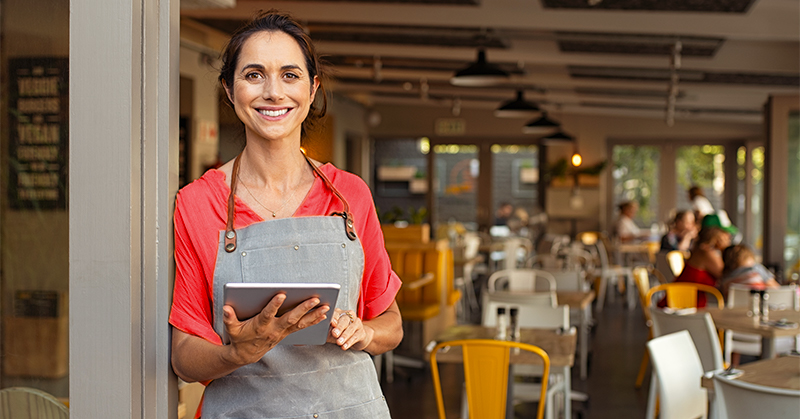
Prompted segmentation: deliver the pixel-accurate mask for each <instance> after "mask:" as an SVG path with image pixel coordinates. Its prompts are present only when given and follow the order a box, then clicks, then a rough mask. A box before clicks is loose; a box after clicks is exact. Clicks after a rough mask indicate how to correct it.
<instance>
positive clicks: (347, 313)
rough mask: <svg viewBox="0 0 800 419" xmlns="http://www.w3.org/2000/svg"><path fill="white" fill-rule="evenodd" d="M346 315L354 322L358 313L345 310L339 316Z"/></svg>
mask: <svg viewBox="0 0 800 419" xmlns="http://www.w3.org/2000/svg"><path fill="white" fill-rule="evenodd" d="M344 316H347V317H349V318H350V322H351V323H352V322H354V321H356V315H355V314H353V312H352V311H343V312H342V314H340V315H339V318H342V317H344Z"/></svg>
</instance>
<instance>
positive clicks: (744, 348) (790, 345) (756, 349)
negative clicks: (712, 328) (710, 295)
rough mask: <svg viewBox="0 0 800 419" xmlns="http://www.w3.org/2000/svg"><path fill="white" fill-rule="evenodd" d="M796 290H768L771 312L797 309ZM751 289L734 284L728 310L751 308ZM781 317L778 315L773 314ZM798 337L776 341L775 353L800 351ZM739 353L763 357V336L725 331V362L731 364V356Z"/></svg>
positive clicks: (785, 288) (728, 300)
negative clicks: (795, 302)
mask: <svg viewBox="0 0 800 419" xmlns="http://www.w3.org/2000/svg"><path fill="white" fill-rule="evenodd" d="M795 292H796V288H794V287H791V286H782V287H780V288H777V289H769V290H767V294H769V300H768V301H769V306H770V310H777V309H782V310H792V309H797V308H796V307H794V295H795V294H794V293H795ZM750 298H751V296H750V288H749V287H747V286H746V285H739V284H732V285H731V286H730V287H729V288H728V298H727V300H726V301H727V303H726V305H727V306H728V308H733V307H750V301H751V300H750ZM773 315H775V316H779V314H777V313H773ZM798 340H800V339H798V338H797V337H784V338H778V339H776V340H775V351H776V352H777V353H779V354H780V353H787V352H791V351H792V349H795V350H797V349H800V345H799V344H798V343H799V342H798ZM734 352H735V353H738V354H742V355H750V356H759V355H761V336H759V335H755V334H750V333H739V332H732V331H730V330H726V331H725V352H724V359H725V362H726V363H728V364H730V362H731V354H732V353H734Z"/></svg>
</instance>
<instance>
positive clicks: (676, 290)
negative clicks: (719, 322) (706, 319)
mask: <svg viewBox="0 0 800 419" xmlns="http://www.w3.org/2000/svg"><path fill="white" fill-rule="evenodd" d="M659 291H666V294H667V307H669V308H674V309H681V308H691V307H697V293H698V292H705V293H708V294H711V295H713V296H714V298H716V299H717V305H718V306H719V308H724V307H725V301H724V300H723V298H722V293H721V292H719V290H718V289H716V288H714V287H711V286H708V285H703V284H695V283H692V282H670V283H669V284H661V285H657V286H655V287H653V288H651V289H650V291H648V292H647V297H645V299H646V300H647V305H648V306H649V305H650V304H652V302H651V299H652V298H653V294H655V293H657V292H659Z"/></svg>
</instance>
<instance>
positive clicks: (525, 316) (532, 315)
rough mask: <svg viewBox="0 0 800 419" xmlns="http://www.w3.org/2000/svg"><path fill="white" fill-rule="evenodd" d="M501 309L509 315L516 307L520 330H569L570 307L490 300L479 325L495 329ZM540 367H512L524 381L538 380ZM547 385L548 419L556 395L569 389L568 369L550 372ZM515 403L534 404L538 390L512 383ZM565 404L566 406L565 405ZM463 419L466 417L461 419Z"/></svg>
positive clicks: (546, 409) (533, 387)
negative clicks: (522, 328)
mask: <svg viewBox="0 0 800 419" xmlns="http://www.w3.org/2000/svg"><path fill="white" fill-rule="evenodd" d="M499 307H504V308H505V309H506V313H508V312H509V309H510V308H511V307H516V308H517V309H518V310H519V313H518V316H519V317H518V319H519V325H520V327H527V328H536V329H560V330H570V327H569V307H568V306H565V305H564V306H558V307H548V306H544V305H533V304H521V303H507V302H503V301H496V300H493V299H492V298H490V299H489V301H488V304H487V305H485V306H484V307H483V310H484V312H483V321H482V324H483V325H484V326H487V327H494V326H496V325H497V308H499ZM541 373H542V372H541V367H538V366H534V365H516V366H514V375H515V376H524V377H538V376H541ZM550 377H551V380H550V383H549V384H548V386H547V400H546V402H545V411H546V417H547V418H548V419H551V418H553V417H554V414H555V404H554V403H555V395H556V394H559V393H561V394H564V390H565V389H566V388H567V386H570V385H571V381H570V377H569V368H564V370H563V371H560V372H559V371H556V370H551V371H550ZM513 391H514V393H513V394H514V399H515V400H519V401H537V400H539V386H538V385H537V384H532V383H524V382H515V383H514V387H513ZM565 403H569V401H566V402H565ZM462 417H466V416H463V415H462Z"/></svg>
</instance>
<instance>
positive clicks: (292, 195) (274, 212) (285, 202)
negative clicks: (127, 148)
mask: <svg viewBox="0 0 800 419" xmlns="http://www.w3.org/2000/svg"><path fill="white" fill-rule="evenodd" d="M236 177H237V178H239V183H241V184H242V186H244V190H246V191H247V193H248V194H250V196H252V197H253V199H254V200H255V201H256V203H258V205H261V206H262V207H263V208H264V209H265V210H267V211H269V212H271V213H272V218H275V217H277V216H278V213H279V212H281V211H282V210H283V207H285V206H286V204H288V203H289V200H290V199H292V197H294V194H295V192H297V189H298V188H296V187H295V188H294V190H293V191H292V194H291V195H289V197H288V198H286V199H284V200H283V205H281V207H280V208H278V210H277V211H273V210H271V209H269V208H267V206H266V205H264V204H262V203H261V201H259V200H258V198H256V196H255V195H253V193H252V192H250V188H248V187H247V184H246V183H244V181H243V180H242V177H241V176H239V174H238V173H237V174H236Z"/></svg>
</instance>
